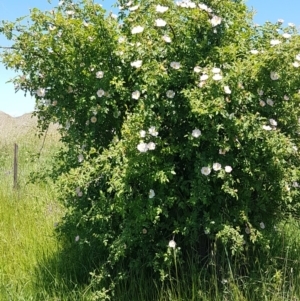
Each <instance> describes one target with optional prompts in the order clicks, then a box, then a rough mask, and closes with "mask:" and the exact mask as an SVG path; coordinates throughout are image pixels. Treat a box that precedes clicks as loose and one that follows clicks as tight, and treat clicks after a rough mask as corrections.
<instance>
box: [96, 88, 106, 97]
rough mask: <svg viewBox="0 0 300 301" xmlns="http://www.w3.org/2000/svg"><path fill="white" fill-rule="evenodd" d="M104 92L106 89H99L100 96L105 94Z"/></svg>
mask: <svg viewBox="0 0 300 301" xmlns="http://www.w3.org/2000/svg"><path fill="white" fill-rule="evenodd" d="M104 94H105V92H104V90H102V89H99V90H98V91H97V95H98V97H102V96H104Z"/></svg>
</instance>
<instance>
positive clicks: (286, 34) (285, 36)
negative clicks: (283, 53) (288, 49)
mask: <svg viewBox="0 0 300 301" xmlns="http://www.w3.org/2000/svg"><path fill="white" fill-rule="evenodd" d="M282 36H283V37H284V38H285V39H289V38H290V37H291V36H292V35H290V34H289V33H284V34H283V35H282Z"/></svg>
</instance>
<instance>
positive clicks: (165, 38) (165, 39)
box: [162, 35, 172, 43]
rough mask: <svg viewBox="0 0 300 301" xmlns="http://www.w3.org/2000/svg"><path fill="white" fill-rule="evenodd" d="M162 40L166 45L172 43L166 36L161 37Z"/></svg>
mask: <svg viewBox="0 0 300 301" xmlns="http://www.w3.org/2000/svg"><path fill="white" fill-rule="evenodd" d="M162 39H163V40H164V41H165V42H166V43H171V42H172V40H171V38H170V37H169V36H167V35H164V36H162Z"/></svg>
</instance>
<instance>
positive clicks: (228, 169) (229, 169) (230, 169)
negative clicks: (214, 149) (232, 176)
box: [225, 165, 232, 173]
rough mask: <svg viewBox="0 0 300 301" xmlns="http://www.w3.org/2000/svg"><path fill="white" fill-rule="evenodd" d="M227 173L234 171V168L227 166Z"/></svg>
mask: <svg viewBox="0 0 300 301" xmlns="http://www.w3.org/2000/svg"><path fill="white" fill-rule="evenodd" d="M225 171H226V172H228V173H230V172H231V171H232V167H231V166H229V165H227V166H225Z"/></svg>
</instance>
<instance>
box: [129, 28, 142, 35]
mask: <svg viewBox="0 0 300 301" xmlns="http://www.w3.org/2000/svg"><path fill="white" fill-rule="evenodd" d="M143 31H144V27H142V26H136V27H133V28H132V30H131V33H132V34H137V33H141V32H143Z"/></svg>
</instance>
